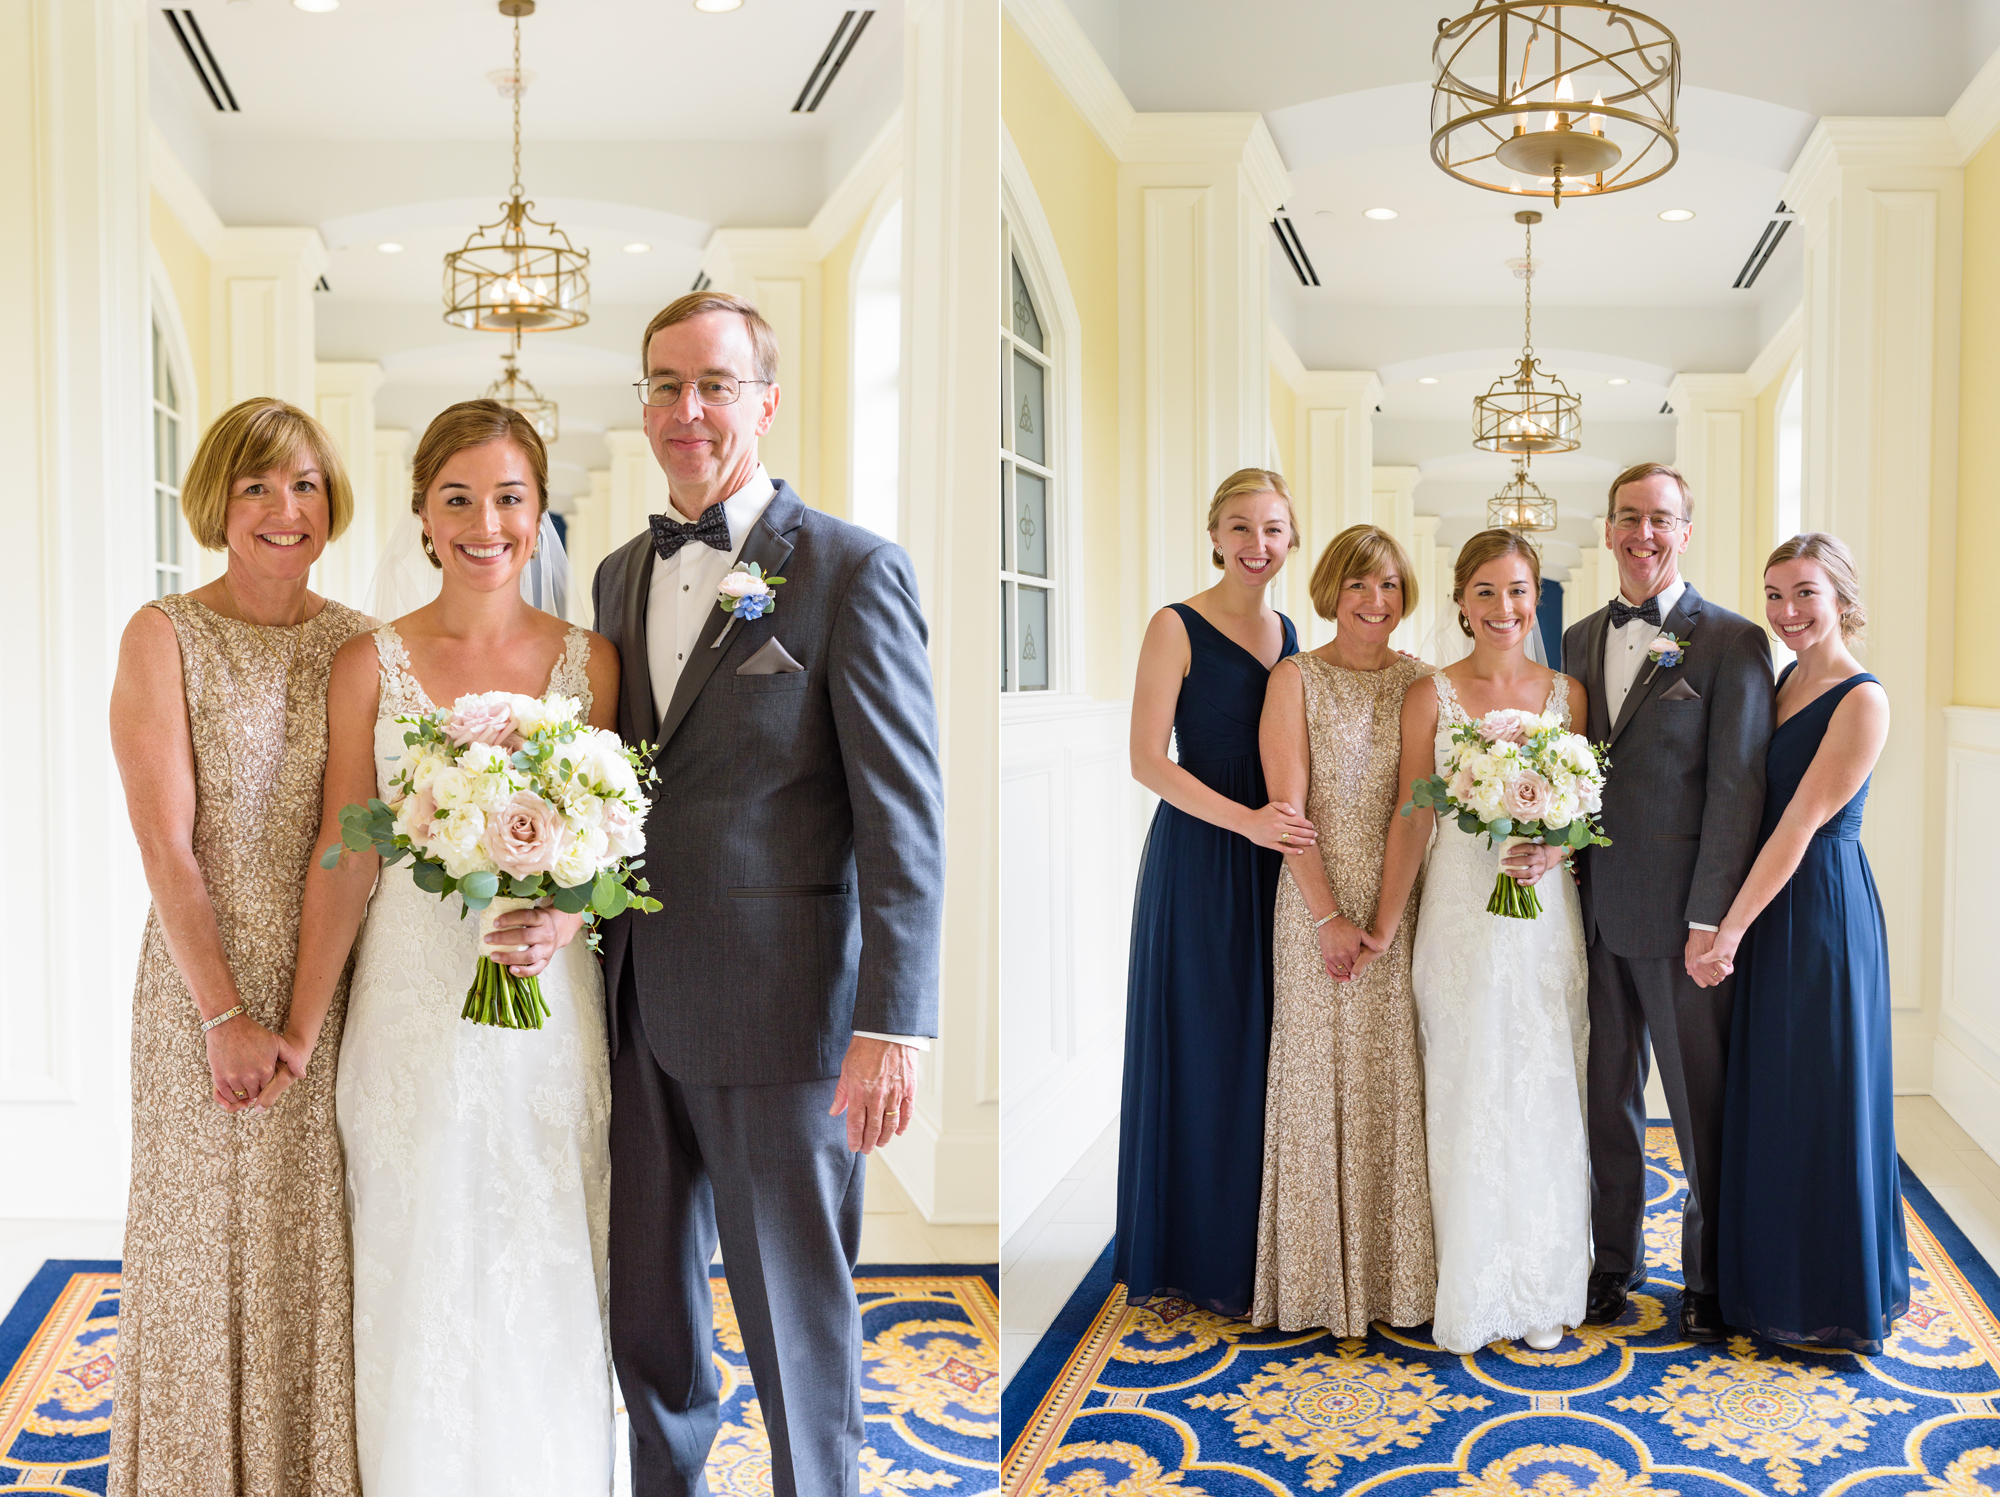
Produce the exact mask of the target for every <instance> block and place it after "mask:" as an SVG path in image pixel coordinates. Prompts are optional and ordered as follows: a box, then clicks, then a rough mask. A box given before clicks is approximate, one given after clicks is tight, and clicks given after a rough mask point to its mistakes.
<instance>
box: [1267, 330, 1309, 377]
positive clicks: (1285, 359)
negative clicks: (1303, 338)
mask: <svg viewBox="0 0 2000 1497" xmlns="http://www.w3.org/2000/svg"><path fill="white" fill-rule="evenodd" d="M1267 337H1268V340H1269V341H1268V345H1267V346H1268V347H1269V348H1270V350H1271V368H1272V369H1273V370H1275V371H1276V372H1277V375H1278V378H1279V379H1281V380H1283V381H1284V382H1285V383H1286V384H1287V385H1288V386H1290V387H1291V391H1292V393H1293V394H1294V395H1296V394H1298V392H1299V391H1301V390H1303V389H1304V388H1305V384H1306V366H1305V360H1303V359H1301V358H1300V357H1299V355H1298V350H1297V349H1295V348H1293V347H1292V340H1291V339H1289V338H1287V337H1286V336H1285V335H1284V334H1283V333H1282V332H1280V331H1279V330H1278V325H1277V323H1275V322H1274V323H1272V324H1271V327H1270V331H1269V333H1268V334H1267Z"/></svg>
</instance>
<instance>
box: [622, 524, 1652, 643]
mask: <svg viewBox="0 0 2000 1497" xmlns="http://www.w3.org/2000/svg"><path fill="white" fill-rule="evenodd" d="M653 523H654V524H655V525H658V524H659V523H660V522H659V521H658V520H655V521H653ZM1634 619H1644V620H1645V621H1646V622H1647V623H1649V624H1651V625H1652V626H1653V627H1654V628H1655V629H1657V628H1659V627H1660V600H1659V599H1658V598H1648V599H1647V600H1646V601H1645V602H1643V603H1641V604H1640V605H1639V606H1638V607H1637V608H1634V607H1633V606H1632V605H1631V604H1630V603H1627V602H1626V601H1625V600H1624V599H1623V598H1613V599H1612V600H1611V627H1612V628H1614V629H1623V628H1624V627H1625V626H1626V625H1627V624H1629V623H1631V622H1632V620H1634Z"/></svg>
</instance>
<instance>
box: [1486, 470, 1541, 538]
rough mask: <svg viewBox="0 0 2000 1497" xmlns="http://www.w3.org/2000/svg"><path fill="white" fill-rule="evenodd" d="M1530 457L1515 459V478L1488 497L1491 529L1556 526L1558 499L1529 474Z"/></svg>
mask: <svg viewBox="0 0 2000 1497" xmlns="http://www.w3.org/2000/svg"><path fill="white" fill-rule="evenodd" d="M1528 462H1529V459H1528V458H1527V457H1526V456H1525V455H1524V456H1521V457H1518V458H1516V459H1515V460H1514V481H1513V482H1512V483H1510V484H1508V485H1507V486H1506V487H1505V488H1503V489H1502V490H1501V491H1500V492H1499V493H1497V494H1495V495H1494V496H1493V497H1492V498H1491V499H1488V500H1487V501H1486V524H1487V528H1488V529H1507V530H1521V531H1528V530H1554V529H1555V528H1556V502H1555V500H1553V499H1551V498H1550V497H1549V496H1548V495H1547V494H1544V493H1543V492H1542V491H1541V489H1540V488H1539V487H1537V486H1536V484H1535V483H1534V481H1533V480H1532V479H1530V478H1529V477H1528Z"/></svg>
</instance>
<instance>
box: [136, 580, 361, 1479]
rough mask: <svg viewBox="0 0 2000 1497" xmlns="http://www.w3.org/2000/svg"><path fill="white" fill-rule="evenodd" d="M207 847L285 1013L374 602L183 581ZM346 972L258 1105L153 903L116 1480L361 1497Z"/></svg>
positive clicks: (177, 617) (235, 925)
mask: <svg viewBox="0 0 2000 1497" xmlns="http://www.w3.org/2000/svg"><path fill="white" fill-rule="evenodd" d="M148 606H149V607H154V608H158V609H159V610H160V611H161V612H162V613H164V614H166V616H167V617H168V618H169V619H171V620H172V621H173V625H174V632H175V634H176V635H178V636H179V640H180V653H181V672H182V680H183V682H184V684H185V688H186V693H187V707H188V724H189V727H190V728H191V729H192V731H193V737H194V764H195V791H196V809H195V826H194V853H195V861H196V862H197V863H198V864H199V865H200V867H201V871H202V877H203V880H204V881H205V882H206V883H207V885H208V892H209V898H210V899H211V900H212V901H213V902H214V905H215V915H216V921H217V924H218V925H219V926H220V928H221V932H222V946H223V950H224V952H225V954H226V955H227V956H228V959H229V966H230V970H231V972H233V973H234V974H235V977H236V985H237V990H238V992H239V993H240V994H241V995H242V1001H243V1004H244V1006H245V1008H246V1009H247V1010H248V1011H249V1014H250V1016H251V1017H252V1018H254V1019H255V1020H256V1021H257V1022H258V1023H260V1024H262V1025H264V1026H265V1027H266V1028H268V1029H272V1030H276V1029H279V1028H282V1027H283V1025H284V1022H285V1018H286V1015H287V1014H288V1012H289V1011H290V1008H291V999H292V969H293V966H294V963H295V960H296V957H297V953H298V941H299V907H300V903H301V901H302V898H303V895H304V888H305V876H306V869H307V866H308V861H307V860H308V859H309V858H311V857H312V855H313V853H314V847H313V841H314V838H315V837H316V836H317V834H318V832H319V819H320V787H321V779H322V776H323V774H324V772H325V768H326V688H327V679H328V676H329V675H330V674H331V671H332V668H333V657H334V653H335V652H336V651H337V650H339V648H340V647H341V646H342V645H343V644H345V643H346V642H347V640H348V639H349V637H350V636H352V635H355V634H358V633H361V632H362V631H363V630H365V629H366V628H367V627H368V626H369V622H370V621H369V620H368V619H366V618H365V617H363V616H362V615H361V614H358V613H356V612H355V611H354V610H353V609H351V608H347V607H344V606H342V605H341V604H339V603H335V602H333V601H332V600H330V599H329V600H328V601H327V603H326V605H325V607H323V608H322V609H321V610H320V612H319V613H318V614H316V615H315V616H314V617H312V618H310V619H308V620H307V621H306V622H305V623H303V624H300V625H298V626H296V627H295V628H279V627H271V628H266V627H262V626H259V625H255V624H247V623H244V622H242V621H240V620H237V619H229V618H224V617H223V616H222V615H220V614H218V613H214V612H211V611H210V610H209V609H207V608H204V607H203V606H202V605H201V604H199V603H197V602H195V601H194V600H193V599H191V598H188V597H185V596H180V595H176V596H173V597H169V598H163V599H161V600H160V601H159V602H157V603H153V604H149V605H148ZM346 1007H347V985H346V982H345V980H344V979H343V981H342V983H341V985H340V987H339V988H338V989H337V990H336V991H335V993H334V997H333V1004H332V1007H331V1008H329V1009H328V1011H327V1016H326V1026H325V1028H324V1030H323V1031H322V1032H321V1035H320V1043H319V1046H318V1048H317V1049H316V1050H315V1051H314V1052H313V1059H312V1064H311V1065H310V1066H309V1067H308V1068H307V1072H306V1077H305V1079H304V1080H303V1081H301V1082H299V1083H297V1084H296V1085H294V1086H293V1087H292V1088H291V1089H290V1090H289V1091H287V1092H286V1093H285V1095H284V1097H283V1099H282V1100H281V1101H280V1102H279V1103H278V1104H277V1106H276V1107H274V1108H273V1109H272V1111H271V1113H270V1114H269V1115H268V1116H266V1117H261V1118H256V1117H251V1116H249V1115H248V1114H244V1113H234V1114H232V1113H226V1112H223V1111H222V1110H221V1109H220V1108H219V1107H217V1106H216V1105H215V1102H214V1099H213V1082H212V1081H211V1079H210V1076H209V1069H208V1051H207V1046H206V1043H205V1042H204V1040H203V1039H202V1035H201V1014H200V1012H199V1011H198V1010H197V1009H196V1008H195V1005H194V999H193V997H192V996H190V994H189V993H188V990H187V985H186V983H185V982H183V981H182V979H181V974H180V970H179V969H178V968H177V967H176V966H175V965H174V961H173V958H172V957H171V956H170V955H169V954H168V952H167V943H166V938H165V936H164V934H163V932H162V931H161V928H160V921H159V916H158V914H157V913H155V912H148V914H147V918H146V936H145V944H144V947H143V948H142V950H141V953H140V957H139V981H138V989H137V992H136V993H135V994H134V997H133V1018H132V1193H131V1201H130V1205H129V1207H128V1210H127V1216H126V1223H125V1264H124V1280H123V1288H122V1298H121V1301H120V1306H119V1314H118V1359H117V1373H116V1377H117V1392H116V1397H115V1399H114V1402H113V1406H112V1421H111V1480H110V1492H111V1497H140V1494H143V1497H153V1494H160V1497H167V1494H172V1497H239V1494H241V1497H253V1494H254V1497H266V1494H269V1497H328V1494H340V1497H353V1494H357V1493H359V1491H360V1483H359V1480H358V1478H357V1476H356V1473H355V1456H354V1338H353V1330H352V1314H353V1297H352V1288H351V1284H350V1275H349V1271H348V1249H347V1218H346V1212H345V1206H344V1203H343V1199H342V1176H341V1154H340V1139H339V1135H338V1133H337V1132H336V1131H335V1128H334V1116H333V1080H334V1061H335V1059H336V1057H338V1055H339V1054H340V1030H341V1024H342V1022H343V1018H344V1014H345V1011H346Z"/></svg>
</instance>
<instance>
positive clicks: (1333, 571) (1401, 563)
mask: <svg viewBox="0 0 2000 1497" xmlns="http://www.w3.org/2000/svg"><path fill="white" fill-rule="evenodd" d="M1377 572H1394V573H1395V574H1396V580H1397V581H1398V582H1400V583H1401V584H1402V594H1403V612H1402V617H1401V618H1398V619H1397V620H1396V622H1397V623H1401V622H1402V621H1403V619H1406V618H1408V617H1409V616H1410V610H1411V609H1412V608H1415V607H1416V606H1417V579H1416V574H1415V572H1414V571H1413V570H1412V568H1411V566H1410V553H1409V552H1407V551H1405V550H1404V549H1403V546H1402V543H1401V542H1400V541H1398V540H1397V539H1396V538H1395V537H1394V536H1393V535H1391V534H1389V532H1388V531H1386V530H1384V529H1383V528H1382V527H1381V526H1380V525H1350V526H1348V527H1347V528H1346V529H1345V530H1343V531H1341V532H1340V534H1339V535H1337V536H1335V537H1334V538H1333V539H1332V540H1330V541H1328V542H1327V545H1326V549H1325V550H1324V551H1322V552H1320V553H1319V560H1318V562H1316V563H1315V564H1314V566H1313V574H1312V582H1311V583H1310V584H1309V585H1308V587H1307V589H1306V591H1307V592H1308V594H1309V595H1310V596H1311V598H1312V605H1313V612H1314V613H1316V614H1318V615H1319V616H1320V617H1321V618H1323V619H1326V620H1327V621H1328V622H1331V621H1332V619H1333V617H1334V613H1335V611H1336V610H1337V609H1338V608H1339V607H1340V593H1341V589H1342V588H1344V587H1346V586H1347V584H1348V583H1349V582H1351V581H1353V580H1354V579H1355V578H1356V577H1372V576H1374V575H1375V574H1376V573H1377Z"/></svg>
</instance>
